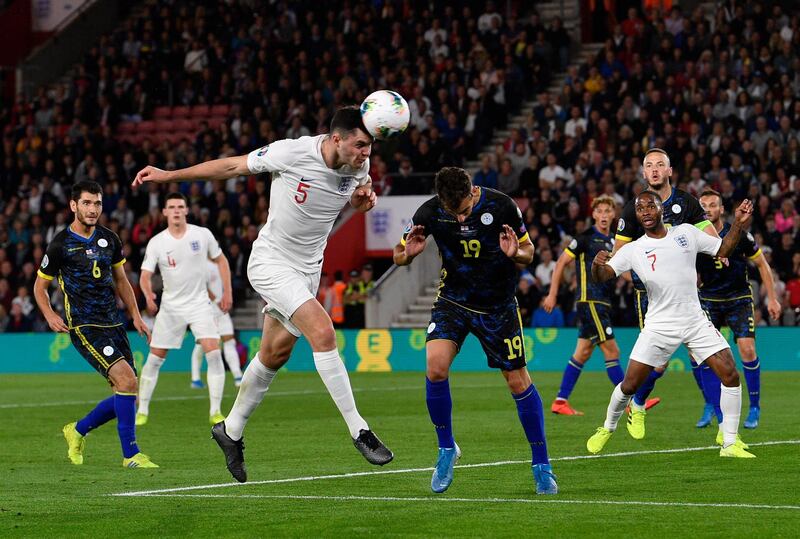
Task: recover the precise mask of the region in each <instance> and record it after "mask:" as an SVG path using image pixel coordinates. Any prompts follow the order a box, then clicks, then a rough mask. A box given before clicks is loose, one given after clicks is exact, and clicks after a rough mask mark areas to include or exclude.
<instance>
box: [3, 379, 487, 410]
mask: <svg viewBox="0 0 800 539" xmlns="http://www.w3.org/2000/svg"><path fill="white" fill-rule="evenodd" d="M495 385H496V384H483V385H468V386H455V387H454V389H455V390H456V391H458V390H459V389H481V388H485V387H494V386H495ZM414 390H419V391H420V392H422V391H423V390H424V386H420V385H415V386H399V387H365V388H353V392H354V393H367V392H376V391H382V392H389V391H414ZM327 394H328V391H327V390H324V389H299V390H295V391H270V392H268V393H267V395H270V396H273V397H294V396H301V395H327ZM225 396H226V397H230V396H232V395H231V394H226V395H225ZM97 398H98V399H102V398H103V397H102V396H99V397H97ZM207 398H208V395H205V394H203V395H178V396H173V397H158V398H157V399H156V400H158V401H189V400H201V399H207ZM90 404H97V400H86V401H61V402H39V403H33V402H30V403H7V404H0V410H1V409H7V408H44V407H52V406H73V405H90Z"/></svg>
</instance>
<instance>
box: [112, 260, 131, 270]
mask: <svg viewBox="0 0 800 539" xmlns="http://www.w3.org/2000/svg"><path fill="white" fill-rule="evenodd" d="M127 261H128V260H127V259H126V258H123V259H122V260H120V261H119V262H117V263H116V264H112V265H111V267H112V268H118V267H120V266H122V265H123V264H125V262H127Z"/></svg>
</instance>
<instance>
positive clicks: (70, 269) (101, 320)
mask: <svg viewBox="0 0 800 539" xmlns="http://www.w3.org/2000/svg"><path fill="white" fill-rule="evenodd" d="M124 263H125V257H124V256H123V254H122V243H121V242H120V240H119V237H118V236H117V235H116V234H114V232H112V231H111V230H109V229H107V228H105V227H103V226H99V225H98V226H97V227H95V229H94V234H92V236H91V237H90V238H84V237H83V236H80V235H78V234H76V233H75V232H73V231H72V229H71V228H70V227H67V228H65V229H64V230H62V231H61V232H59V233H58V234H56V235H55V237H54V238H53V241H51V242H50V245H48V246H47V254H46V255H45V256H44V257H43V258H42V263H41V265H40V266H39V272H38V274H39V277H41V278H42V279H47V280H48V281H52V280H53V279H54V278H58V284H59V286H60V287H61V290H62V291H63V292H64V309H65V311H66V316H67V324H68V325H69V327H70V328H75V327H80V326H84V325H94V326H116V325H119V324H121V323H122V320H121V318H120V315H119V310H118V309H117V297H116V295H115V293H114V278H113V275H112V271H113V268H116V267H119V266H121V265H123V264H124Z"/></svg>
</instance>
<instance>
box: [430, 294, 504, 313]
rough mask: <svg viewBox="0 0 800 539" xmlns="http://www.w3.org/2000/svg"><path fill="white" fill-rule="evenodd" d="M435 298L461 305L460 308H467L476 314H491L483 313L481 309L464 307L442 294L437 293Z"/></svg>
mask: <svg viewBox="0 0 800 539" xmlns="http://www.w3.org/2000/svg"><path fill="white" fill-rule="evenodd" d="M437 299H443V300H445V301H446V302H447V303H452V304H453V305H456V306H458V307H461V308H462V309H466V310H468V311H470V312H473V313H477V314H491V313H485V312H483V311H477V310H475V309H470V308H469V307H465V306H464V305H461V304H460V303H458V302H457V301H453V300H452V299H447V298H446V297H444V296H443V295H441V294H439V295H438V296H437Z"/></svg>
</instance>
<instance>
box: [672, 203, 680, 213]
mask: <svg viewBox="0 0 800 539" xmlns="http://www.w3.org/2000/svg"><path fill="white" fill-rule="evenodd" d="M680 212H681V207H680V206H678V205H677V204H673V205H672V213H674V214H676V215H677V214H679V213H680Z"/></svg>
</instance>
